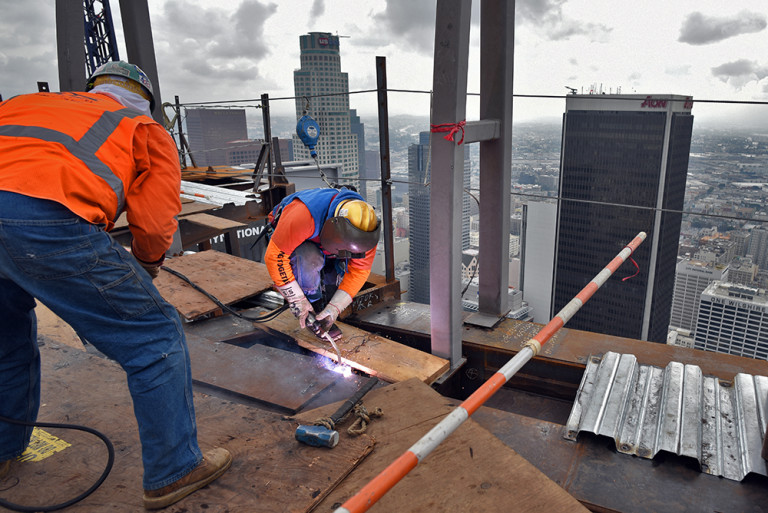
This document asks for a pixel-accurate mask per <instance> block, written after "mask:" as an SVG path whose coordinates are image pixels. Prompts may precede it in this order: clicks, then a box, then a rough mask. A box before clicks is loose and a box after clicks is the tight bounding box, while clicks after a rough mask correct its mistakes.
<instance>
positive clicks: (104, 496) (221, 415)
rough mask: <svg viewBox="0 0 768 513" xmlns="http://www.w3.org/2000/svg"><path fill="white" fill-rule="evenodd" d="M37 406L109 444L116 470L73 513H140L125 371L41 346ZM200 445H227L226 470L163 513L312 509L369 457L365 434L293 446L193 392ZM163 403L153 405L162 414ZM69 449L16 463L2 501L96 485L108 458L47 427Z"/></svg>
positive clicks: (89, 440) (277, 432)
mask: <svg viewBox="0 0 768 513" xmlns="http://www.w3.org/2000/svg"><path fill="white" fill-rule="evenodd" d="M42 342H43V345H42V347H41V356H42V370H43V374H42V376H43V382H42V407H41V409H40V416H39V419H40V420H41V421H48V422H68V423H77V424H82V425H86V426H88V427H91V428H94V429H97V430H99V431H101V432H102V433H104V434H105V435H106V436H107V437H109V438H110V439H111V441H112V443H113V444H114V446H115V463H114V467H113V469H112V472H111V473H110V474H109V476H108V477H107V479H106V481H105V482H104V483H103V484H102V485H101V487H99V488H98V489H97V490H96V491H95V492H94V493H93V494H92V495H90V496H89V497H87V498H86V499H84V500H83V501H81V502H79V503H77V504H75V505H73V506H70V507H68V508H67V509H66V511H67V512H69V513H72V512H76V513H101V512H104V511H110V512H115V513H135V512H137V511H144V509H143V507H142V486H141V476H142V465H141V447H140V444H139V439H138V430H137V426H136V421H135V418H134V416H133V408H132V403H131V399H130V396H129V394H128V389H127V385H126V382H125V373H124V372H123V371H122V369H121V368H120V367H119V366H118V365H116V364H115V363H114V362H111V361H109V360H107V359H105V358H103V357H101V356H97V355H94V354H89V353H86V352H83V351H78V350H73V349H71V348H69V347H67V346H64V345H61V344H59V343H58V342H57V341H55V340H52V339H48V338H45V339H43V340H42ZM194 400H195V409H196V416H197V424H198V438H199V440H200V445H201V448H202V449H203V450H204V451H205V450H206V449H210V448H212V447H217V446H218V447H225V448H227V449H228V450H229V451H230V452H232V453H233V455H234V462H233V464H232V468H231V469H230V470H228V471H227V473H225V474H224V475H223V476H222V477H221V478H219V479H218V480H216V481H215V482H214V483H212V484H210V485H209V486H207V487H206V488H205V489H203V490H199V491H197V492H195V493H194V494H192V495H190V496H189V497H187V498H185V499H183V500H182V501H180V502H179V503H177V504H175V505H173V506H170V507H168V508H166V509H164V510H163V511H165V512H171V513H182V512H191V511H196V512H197V511H205V512H207V513H225V512H232V513H234V512H248V513H260V512H265V513H266V512H276V511H280V512H304V511H309V510H310V509H311V508H312V507H313V506H314V505H315V504H317V503H318V502H319V501H320V500H322V499H323V497H325V496H326V495H327V494H328V493H329V491H330V490H331V489H333V487H334V486H336V485H337V484H338V483H339V482H340V481H341V480H343V479H344V476H346V475H347V474H348V473H349V472H350V470H351V469H352V468H354V466H355V465H357V464H358V463H359V461H360V460H361V459H363V458H365V456H366V455H367V454H369V453H370V452H371V451H372V449H373V440H372V439H371V438H370V437H368V436H364V437H363V438H360V439H356V440H354V441H352V442H348V443H345V445H344V447H336V448H335V449H333V450H328V449H323V448H316V447H309V446H306V445H304V444H300V443H299V442H297V441H296V440H295V439H294V432H295V428H296V424H294V423H291V422H287V421H286V420H284V419H283V417H282V416H280V415H277V414H274V413H269V412H266V411H263V410H261V409H258V408H254V407H250V406H246V405H242V404H236V403H233V402H230V401H226V400H223V399H221V398H219V397H216V396H213V395H208V394H201V393H199V392H195V394H194ZM161 408H162V405H158V409H159V410H160V409H161ZM45 431H47V432H49V433H50V434H52V435H54V436H56V437H57V438H59V440H61V441H63V442H66V443H69V444H70V446H69V447H65V448H63V450H61V451H59V452H56V453H54V454H51V455H50V456H48V457H46V458H45V459H42V460H41V461H35V462H24V463H18V462H14V464H13V466H12V468H11V473H10V476H9V478H8V479H6V480H3V482H2V484H3V486H2V488H1V489H0V497H2V498H3V499H4V500H7V501H12V502H15V503H18V504H24V505H29V506H42V505H52V504H60V503H62V502H64V501H66V500H69V499H71V498H73V497H74V496H75V495H77V494H79V493H80V492H82V491H84V490H86V489H87V488H88V487H89V486H91V485H92V484H93V483H94V482H95V481H96V480H97V479H98V477H99V475H100V474H101V472H102V471H103V469H104V466H105V463H106V459H107V457H106V455H107V451H106V448H105V446H104V445H103V443H102V442H101V441H99V440H98V439H97V438H95V437H93V436H92V435H89V434H87V433H82V432H79V431H71V430H60V429H53V428H46V429H45Z"/></svg>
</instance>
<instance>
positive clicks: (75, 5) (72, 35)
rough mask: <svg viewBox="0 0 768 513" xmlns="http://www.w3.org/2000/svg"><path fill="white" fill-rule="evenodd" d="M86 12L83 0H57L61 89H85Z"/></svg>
mask: <svg viewBox="0 0 768 513" xmlns="http://www.w3.org/2000/svg"><path fill="white" fill-rule="evenodd" d="M84 26H85V14H84V11H83V2H73V1H72V0H56V49H57V56H58V59H59V91H82V90H83V89H85V81H86V77H85V45H84V41H85V34H84V33H83V29H84Z"/></svg>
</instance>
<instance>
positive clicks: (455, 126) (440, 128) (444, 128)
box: [430, 121, 467, 144]
mask: <svg viewBox="0 0 768 513" xmlns="http://www.w3.org/2000/svg"><path fill="white" fill-rule="evenodd" d="M466 124H467V122H466V121H459V122H458V123H442V124H440V125H430V127H431V131H432V132H448V135H446V136H445V137H443V139H445V140H446V141H453V140H454V136H455V135H456V133H457V132H458V131H459V130H461V140H460V141H459V142H457V143H456V144H461V143H463V142H464V125H466Z"/></svg>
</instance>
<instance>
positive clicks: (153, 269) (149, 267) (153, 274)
mask: <svg viewBox="0 0 768 513" xmlns="http://www.w3.org/2000/svg"><path fill="white" fill-rule="evenodd" d="M139 264H141V266H142V267H143V268H144V270H145V271H147V272H148V273H149V277H150V278H152V279H153V280H154V279H155V278H157V275H158V274H160V264H146V263H144V262H142V261H141V260H139Z"/></svg>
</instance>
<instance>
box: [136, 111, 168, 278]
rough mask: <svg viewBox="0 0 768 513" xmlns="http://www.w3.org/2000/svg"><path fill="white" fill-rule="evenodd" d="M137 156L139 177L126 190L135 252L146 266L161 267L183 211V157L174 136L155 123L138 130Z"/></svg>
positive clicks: (144, 125)
mask: <svg viewBox="0 0 768 513" xmlns="http://www.w3.org/2000/svg"><path fill="white" fill-rule="evenodd" d="M133 158H134V164H135V169H136V177H135V180H134V181H133V182H132V183H131V184H130V185H128V190H127V191H126V215H127V220H128V227H129V229H130V230H131V235H133V242H132V243H131V248H132V253H133V255H134V256H135V257H136V259H137V260H139V262H140V263H142V265H144V264H149V265H153V264H154V265H157V266H159V265H160V264H161V263H162V262H163V259H164V258H165V252H166V251H168V249H169V248H170V247H171V243H172V242H173V234H174V233H175V232H176V228H177V221H176V218H175V216H177V215H178V214H179V212H181V198H180V196H179V192H180V188H181V168H180V167H179V156H178V153H177V150H176V145H175V144H174V142H173V139H171V137H170V136H169V135H168V133H167V132H166V131H165V129H163V127H162V126H160V125H159V124H157V123H153V124H142V125H140V126H139V127H138V128H137V129H136V132H135V133H134V137H133ZM145 267H147V266H146V265H145Z"/></svg>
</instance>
